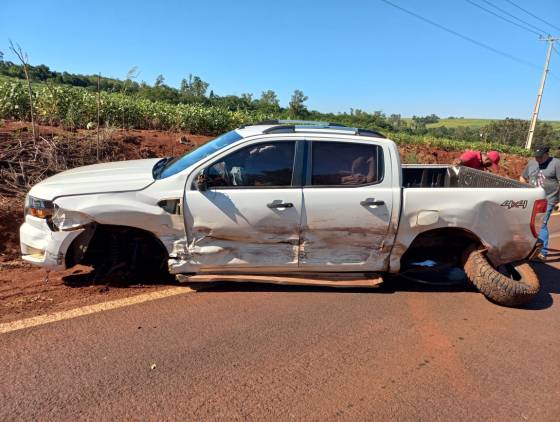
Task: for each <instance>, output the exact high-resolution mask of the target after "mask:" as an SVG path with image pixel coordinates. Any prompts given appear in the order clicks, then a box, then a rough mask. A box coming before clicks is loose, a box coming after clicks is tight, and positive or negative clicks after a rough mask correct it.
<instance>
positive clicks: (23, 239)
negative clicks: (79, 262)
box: [19, 215, 84, 270]
mask: <svg viewBox="0 0 560 422" xmlns="http://www.w3.org/2000/svg"><path fill="white" fill-rule="evenodd" d="M83 231H84V229H79V230H72V231H65V232H62V231H60V232H53V231H52V230H51V229H50V228H49V226H48V225H47V221H46V220H45V219H41V218H37V217H32V216H30V215H27V216H26V217H25V222H24V223H23V224H22V225H21V227H20V229H19V239H20V247H21V257H22V259H23V260H24V261H26V262H29V263H31V264H34V265H39V266H42V267H45V268H48V269H51V270H63V269H65V268H66V265H65V256H66V252H67V251H68V248H69V247H70V245H71V243H72V241H73V240H74V239H75V238H76V237H78V235H79V234H80V233H82V232H83Z"/></svg>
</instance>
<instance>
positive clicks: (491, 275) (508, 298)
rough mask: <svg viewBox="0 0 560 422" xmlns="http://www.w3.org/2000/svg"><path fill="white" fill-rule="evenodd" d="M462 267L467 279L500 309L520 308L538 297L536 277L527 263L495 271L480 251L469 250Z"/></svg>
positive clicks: (538, 286) (502, 267) (508, 265)
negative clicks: (503, 307) (506, 307)
mask: <svg viewBox="0 0 560 422" xmlns="http://www.w3.org/2000/svg"><path fill="white" fill-rule="evenodd" d="M464 263H465V264H464V269H465V273H466V274H467V277H468V279H469V280H470V281H471V282H472V283H473V284H474V285H475V286H476V288H477V289H478V290H479V291H480V292H481V293H482V294H483V295H484V296H486V297H487V298H488V299H489V300H491V301H492V302H495V303H497V304H499V305H503V306H519V305H523V304H525V303H527V302H529V301H530V300H531V299H533V298H534V297H535V296H536V295H537V294H538V293H539V290H540V283H539V279H538V277H537V274H536V273H535V271H534V270H533V269H532V268H531V267H530V266H529V264H528V263H526V262H522V263H519V264H507V265H503V266H500V267H499V269H498V270H496V269H495V268H494V267H493V266H492V265H491V264H490V262H488V260H487V259H486V256H485V255H484V253H483V252H482V251H480V250H477V249H472V248H471V249H469V250H467V251H466V252H465V254H464Z"/></svg>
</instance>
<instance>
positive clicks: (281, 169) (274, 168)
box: [206, 141, 295, 187]
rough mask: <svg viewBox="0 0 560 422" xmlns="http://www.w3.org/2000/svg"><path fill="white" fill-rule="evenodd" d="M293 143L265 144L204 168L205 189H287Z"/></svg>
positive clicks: (243, 150) (246, 148) (245, 149)
mask: <svg viewBox="0 0 560 422" xmlns="http://www.w3.org/2000/svg"><path fill="white" fill-rule="evenodd" d="M294 150H295V142H290V141H287V142H267V143H262V144H254V145H250V146H248V147H245V148H242V149H240V150H237V151H235V152H233V153H231V154H229V155H228V156H226V157H225V158H223V159H221V160H220V161H218V162H216V163H214V164H212V165H211V166H210V167H208V168H207V169H206V175H207V177H208V187H258V186H267V187H271V186H290V185H291V184H292V172H293V166H294Z"/></svg>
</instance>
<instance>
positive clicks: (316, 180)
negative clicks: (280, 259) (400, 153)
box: [299, 139, 394, 271]
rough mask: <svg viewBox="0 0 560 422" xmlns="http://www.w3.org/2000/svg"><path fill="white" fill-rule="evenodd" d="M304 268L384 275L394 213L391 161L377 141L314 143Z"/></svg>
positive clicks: (305, 196)
mask: <svg viewBox="0 0 560 422" xmlns="http://www.w3.org/2000/svg"><path fill="white" fill-rule="evenodd" d="M307 156H308V159H307V165H306V167H307V174H306V178H305V179H306V181H305V186H304V188H303V215H302V227H301V239H300V259H299V262H300V264H299V265H300V268H301V269H303V270H306V271H382V270H386V269H387V266H388V258H389V253H390V249H391V248H390V246H391V245H390V244H387V242H392V241H393V240H392V236H391V233H392V232H393V231H394V228H392V227H390V226H391V213H392V211H393V189H392V186H391V173H390V171H386V167H389V169H390V164H391V163H390V160H389V158H387V159H386V161H385V160H384V150H383V147H382V146H381V145H377V144H375V143H374V142H373V141H372V140H370V139H368V140H364V141H344V142H337V141H336V140H327V139H325V140H320V141H319V140H313V141H308V154H307Z"/></svg>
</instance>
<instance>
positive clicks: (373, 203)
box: [360, 198, 385, 207]
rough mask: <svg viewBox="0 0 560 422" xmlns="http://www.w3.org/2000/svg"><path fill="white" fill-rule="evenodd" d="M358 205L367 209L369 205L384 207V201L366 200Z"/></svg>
mask: <svg viewBox="0 0 560 422" xmlns="http://www.w3.org/2000/svg"><path fill="white" fill-rule="evenodd" d="M360 205H362V206H364V207H369V206H371V205H385V201H376V200H375V199H374V198H368V199H366V200H364V201H361V202H360Z"/></svg>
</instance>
